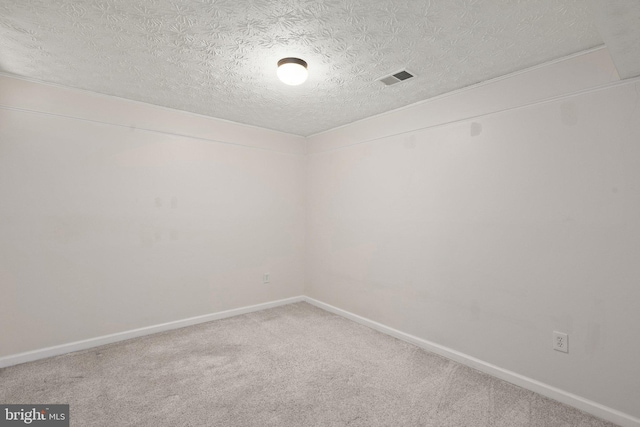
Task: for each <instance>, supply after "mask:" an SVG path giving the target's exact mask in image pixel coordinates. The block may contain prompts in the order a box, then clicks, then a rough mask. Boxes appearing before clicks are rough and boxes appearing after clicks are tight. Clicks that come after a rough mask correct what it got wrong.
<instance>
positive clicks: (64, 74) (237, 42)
mask: <svg viewBox="0 0 640 427" xmlns="http://www.w3.org/2000/svg"><path fill="white" fill-rule="evenodd" d="M585 3H586V2H584V1H583V0H536V1H530V0H500V1H497V0H430V1H429V0H408V1H402V2H400V1H397V0H325V1H322V2H318V1H316V0H289V1H273V0H198V1H196V0H191V1H184V0H55V1H52V0H3V1H2V2H0V40H1V43H2V49H1V50H0V71H3V72H6V73H10V74H14V75H18V76H24V77H28V78H32V79H36V80H40V81H45V82H51V83H56V84H61V85H64V86H70V87H75V88H80V89H87V90H91V91H95V92H100V93H104V94H109V95H115V96H119V97H123V98H128V99H133V100H138V101H143V102H148V103H151V104H156V105H161V106H166V107H170V108H175V109H179V110H186V111H190V112H194V113H199V114H203V115H207V116H213V117H218V118H223V119H228V120H232V121H236V122H240V123H247V124H252V125H256V126H261V127H265V128H270V129H276V130H280V131H284V132H289V133H294V134H299V135H305V136H306V135H311V134H314V133H317V132H320V131H323V130H327V129H331V128H334V127H337V126H340V125H343V124H347V123H350V122H353V121H355V120H358V119H362V118H365V117H369V116H372V115H375V114H378V113H382V112H385V111H388V110H391V109H394V108H398V107H402V106H404V105H408V104H411V103H414V102H417V101H420V100H424V99H427V98H430V97H433V96H435V95H439V94H442V93H446V92H449V91H452V90H455V89H458V88H461V87H464V86H468V85H471V84H474V83H477V82H480V81H483V80H487V79H490V78H494V77H497V76H500V75H504V74H507V73H510V72H514V71H517V70H521V69H523V68H526V67H530V66H533V65H536V64H540V63H543V62H546V61H549V60H553V59H556V58H559V57H562V56H566V55H568V54H572V53H575V52H579V51H582V50H585V49H588V48H592V47H595V46H598V45H601V44H602V40H601V38H600V35H599V33H598V31H597V29H596V26H595V23H594V19H593V17H592V16H591V14H590V11H589V9H588V7H587V5H586V4H585ZM285 56H299V57H302V58H304V59H305V60H306V61H307V62H308V63H309V72H310V78H309V80H308V81H307V82H306V83H305V84H303V85H301V86H298V87H289V86H286V85H283V84H282V83H280V82H279V81H278V80H277V77H276V69H275V68H276V62H277V60H278V59H280V58H282V57H285ZM403 68H407V69H408V70H410V71H411V72H413V73H415V74H416V75H417V77H416V78H415V79H412V80H410V81H407V82H406V83H403V84H400V85H395V86H392V87H387V86H384V85H383V84H381V83H380V82H378V81H377V79H379V78H380V77H383V76H385V75H388V74H391V73H394V72H397V71H399V70H401V69H403Z"/></svg>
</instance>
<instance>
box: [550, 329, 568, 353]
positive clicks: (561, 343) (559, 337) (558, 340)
mask: <svg viewBox="0 0 640 427" xmlns="http://www.w3.org/2000/svg"><path fill="white" fill-rule="evenodd" d="M553 349H554V350H557V351H561V352H563V353H569V335H567V334H565V333H564V332H557V331H553Z"/></svg>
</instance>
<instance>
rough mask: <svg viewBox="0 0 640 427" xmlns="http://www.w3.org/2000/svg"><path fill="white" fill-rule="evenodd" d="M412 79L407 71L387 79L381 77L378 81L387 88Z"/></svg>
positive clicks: (411, 75)
mask: <svg viewBox="0 0 640 427" xmlns="http://www.w3.org/2000/svg"><path fill="white" fill-rule="evenodd" d="M412 77H413V74H411V73H410V72H408V71H407V70H402V71H400V72H398V73H395V74H392V75H390V76H387V77H383V78H381V79H380V81H381V82H382V83H384V84H386V85H387V86H391V85H394V84H396V83H400V82H403V81H405V80H408V79H410V78H412Z"/></svg>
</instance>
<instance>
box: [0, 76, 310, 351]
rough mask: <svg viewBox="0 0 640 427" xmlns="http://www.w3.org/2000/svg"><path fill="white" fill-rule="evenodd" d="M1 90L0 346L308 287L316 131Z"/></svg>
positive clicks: (108, 329)
mask: <svg viewBox="0 0 640 427" xmlns="http://www.w3.org/2000/svg"><path fill="white" fill-rule="evenodd" d="M0 93H2V94H3V95H2V96H1V97H0V105H2V107H1V108H0V283H1V297H0V337H1V338H0V356H3V355H11V354H16V353H20V352H24V351H29V350H35V349H40V348H43V347H48V346H53V345H58V344H66V343H69V342H73V341H77V340H82V339H87V338H94V337H98V336H102V335H107V334H111V333H116V332H122V331H127V330H131V329H136V328H140V327H145V326H150V325H156V324H160V323H164V322H169V321H173V320H180V319H185V318H189V317H193V316H198V315H203V314H209V313H215V312H219V311H223V310H227V309H232V308H237V307H243V306H248V305H252V304H257V303H262V302H268V301H273V300H277V299H281V298H286V297H292V296H298V295H301V294H302V291H303V281H304V274H303V270H304V268H303V255H304V247H305V242H304V233H305V226H304V224H305V206H304V201H305V199H304V190H305V189H304V165H305V158H304V155H303V150H304V139H302V138H298V137H293V136H290V135H285V134H280V133H277V132H270V131H266V130H262V129H257V128H250V127H246V126H241V125H237V124H232V123H229V122H224V121H219V120H214V119H207V118H204V117H198V116H195V115H189V114H186V113H181V112H177V111H171V110H167V109H162V108H157V107H153V106H149V105H144V104H140V103H133V102H129V101H125V100H120V99H117V98H110V97H105V96H100V95H96V94H91V93H86V92H81V91H74V90H68V89H62V88H56V87H52V86H47V85H41V84H35V83H31V82H26V81H22V80H17V79H11V78H8V77H6V76H3V77H0ZM34 111H39V112H34ZM60 114H62V115H65V116H68V117H61V116H60ZM79 118H81V119H79ZM94 120H95V121H94ZM100 122H108V123H110V124H104V123H100ZM142 128H146V129H151V130H156V129H160V130H162V131H163V132H154V131H149V130H142ZM167 132H170V133H173V135H172V134H168V133H167ZM185 135H186V136H185ZM266 272H268V273H270V274H271V283H270V284H269V285H264V284H263V283H262V275H263V273H266Z"/></svg>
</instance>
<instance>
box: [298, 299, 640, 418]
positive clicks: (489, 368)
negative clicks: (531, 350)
mask: <svg viewBox="0 0 640 427" xmlns="http://www.w3.org/2000/svg"><path fill="white" fill-rule="evenodd" d="M303 300H304V301H305V302H308V303H309V304H312V305H314V306H316V307H318V308H321V309H323V310H326V311H329V312H331V313H334V314H337V315H339V316H342V317H345V318H347V319H350V320H353V321H355V322H357V323H360V324H362V325H365V326H368V327H370V328H372V329H375V330H377V331H379V332H382V333H384V334H387V335H391V336H392V337H394V338H398V339H400V340H403V341H406V342H409V343H411V344H414V345H416V346H418V347H421V348H424V349H425V350H428V351H430V352H433V353H436V354H439V355H441V356H444V357H446V358H447V359H451V360H454V361H456V362H458V363H461V364H463V365H466V366H469V367H471V368H474V369H477V370H478V371H481V372H484V373H486V374H489V375H491V376H494V377H496V378H500V379H501V380H504V381H507V382H510V383H512V384H515V385H517V386H520V387H522V388H525V389H527V390H531V391H533V392H536V393H538V394H541V395H543V396H546V397H549V398H551V399H554V400H557V401H559V402H562V403H565V404H567V405H569V406H573V407H574V408H577V409H580V410H582V411H584V412H587V413H589V414H591V415H594V416H596V417H598V418H601V419H603V420H606V421H609V422H612V423H615V424H618V425H620V426H621V427H640V419H639V418H635V417H633V416H631V415H628V414H625V413H624V412H620V411H618V410H615V409H613V408H609V407H608V406H604V405H601V404H599V403H596V402H593V401H591V400H588V399H585V398H583V397H581V396H578V395H575V394H573V393H569V392H566V391H564V390H561V389H559V388H556V387H553V386H550V385H548V384H545V383H542V382H540V381H537V380H534V379H532V378H529V377H525V376H524V375H520V374H517V373H515V372H512V371H509V370H507V369H503V368H500V367H499V366H496V365H492V364H491V363H487V362H485V361H483V360H480V359H477V358H475V357H472V356H469V355H467V354H464V353H461V352H459V351H456V350H453V349H451V348H448V347H444V346H442V345H439V344H436V343H434V342H431V341H427V340H425V339H422V338H418V337H416V336H413V335H410V334H407V333H405V332H402V331H399V330H397V329H394V328H391V327H389V326H386V325H383V324H382V323H378V322H376V321H373V320H370V319H367V318H365V317H362V316H359V315H357V314H354V313H351V312H349V311H346V310H343V309H341V308H338V307H334V306H332V305H329V304H326V303H324V302H321V301H318V300H316V299H313V298H311V297H307V296H305V297H303Z"/></svg>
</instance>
